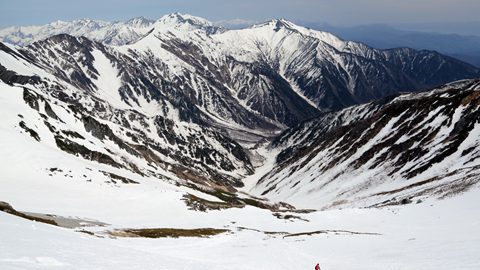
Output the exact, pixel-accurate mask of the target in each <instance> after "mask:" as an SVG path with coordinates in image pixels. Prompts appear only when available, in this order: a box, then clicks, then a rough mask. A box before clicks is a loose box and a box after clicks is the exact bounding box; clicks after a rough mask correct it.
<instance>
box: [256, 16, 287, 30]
mask: <svg viewBox="0 0 480 270" xmlns="http://www.w3.org/2000/svg"><path fill="white" fill-rule="evenodd" d="M264 27H268V28H273V30H274V31H279V30H280V29H282V28H283V29H294V28H296V25H295V24H294V23H292V22H291V21H288V20H286V19H283V18H281V19H274V20H270V21H266V22H264V23H260V24H255V25H253V26H252V27H251V28H264Z"/></svg>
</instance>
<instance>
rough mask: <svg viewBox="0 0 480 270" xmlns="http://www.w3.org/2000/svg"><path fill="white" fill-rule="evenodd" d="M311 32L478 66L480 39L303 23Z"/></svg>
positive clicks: (388, 28) (371, 27)
mask: <svg viewBox="0 0 480 270" xmlns="http://www.w3.org/2000/svg"><path fill="white" fill-rule="evenodd" d="M305 25H306V26H308V27H311V28H312V29H317V30H322V31H327V32H331V33H333V34H335V35H337V36H339V37H340V38H343V39H345V40H353V41H357V42H363V43H365V44H367V45H368V46H371V47H374V48H378V49H389V48H397V47H408V48H413V49H418V50H422V49H424V50H434V51H438V52H439V53H442V54H446V55H450V56H452V57H455V58H458V59H460V60H462V61H465V62H467V63H470V64H472V65H475V66H477V67H479V66H480V36H473V35H470V36H468V35H458V34H441V33H428V32H420V31H405V30H399V29H396V28H394V27H390V26H387V25H364V26H356V27H336V26H332V25H329V24H324V23H305Z"/></svg>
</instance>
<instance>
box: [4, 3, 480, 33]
mask: <svg viewBox="0 0 480 270" xmlns="http://www.w3.org/2000/svg"><path fill="white" fill-rule="evenodd" d="M479 11H480V0H163V1H158V0H103V1H101V0H75V1H72V0H0V27H2V28H3V27H6V26H11V25H31V24H45V23H48V22H51V21H55V20H59V19H61V20H73V19H81V18H91V19H103V20H108V21H111V20H126V19H129V18H132V17H136V16H144V17H147V18H151V19H157V18H159V17H161V16H162V15H164V14H167V13H172V12H182V13H190V14H192V15H196V16H200V17H204V18H207V19H209V20H211V21H218V20H228V19H236V18H241V19H247V20H253V21H264V20H268V19H272V18H287V19H290V20H294V21H311V22H328V23H330V24H335V25H359V24H373V23H383V24H390V25H398V24H417V23H422V24H423V25H425V24H426V23H427V24H428V23H449V24H456V25H461V24H462V23H463V24H465V23H471V22H478V21H480V18H479V15H478V13H479Z"/></svg>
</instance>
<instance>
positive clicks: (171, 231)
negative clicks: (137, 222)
mask: <svg viewBox="0 0 480 270" xmlns="http://www.w3.org/2000/svg"><path fill="white" fill-rule="evenodd" d="M229 231H230V230H227V229H214V228H199V229H175V228H146V229H122V230H114V231H109V232H107V234H109V235H111V236H115V237H144V238H180V237H210V236H215V235H218V234H222V233H226V232H229Z"/></svg>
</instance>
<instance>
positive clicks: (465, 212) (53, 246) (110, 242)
mask: <svg viewBox="0 0 480 270" xmlns="http://www.w3.org/2000/svg"><path fill="white" fill-rule="evenodd" d="M49 182H50V183H49ZM55 182H56V181H55V180H51V181H46V182H44V183H43V184H42V185H36V184H35V182H29V184H28V185H22V180H18V181H17V183H16V184H15V185H13V184H12V182H10V183H9V181H8V179H7V181H6V182H3V184H2V185H3V186H4V187H5V188H3V187H2V189H1V190H0V198H2V200H5V201H8V202H10V203H12V205H13V206H14V207H16V208H17V210H20V211H28V212H37V213H50V214H58V215H64V216H74V217H80V218H85V219H95V220H98V221H101V222H105V223H108V224H110V225H107V226H106V227H94V228H90V227H88V228H85V229H87V230H90V231H93V232H95V233H96V234H97V235H102V232H105V231H106V230H111V229H119V228H219V229H228V230H230V232H227V233H223V234H220V235H216V236H211V237H209V238H190V237H186V238H158V239H146V238H112V237H108V236H105V235H103V237H104V238H101V237H98V236H93V235H89V234H84V233H81V232H78V231H76V230H74V229H66V228H60V227H55V226H51V225H47V224H43V223H38V222H32V221H30V220H26V219H21V218H18V217H16V216H12V215H9V214H6V213H4V212H0V240H1V241H0V268H1V269H5V270H8V269H195V270H197V269H208V270H212V269H313V267H314V265H315V264H316V263H317V262H319V263H320V265H321V267H322V269H323V270H330V269H344V270H346V269H382V270H385V269H435V270H441V269H448V270H451V269H480V257H479V256H478V254H480V233H479V229H480V210H479V209H478V195H479V192H480V190H478V189H477V190H471V191H470V192H469V193H466V194H464V195H462V196H459V197H455V198H450V199H447V200H440V201H437V200H432V201H425V202H423V203H420V204H410V205H406V206H402V207H391V208H382V209H343V210H329V211H317V212H312V213H308V214H298V213H294V214H293V213H292V215H296V216H298V217H301V218H302V219H279V218H277V217H274V216H273V215H272V213H271V212H270V211H267V210H261V209H257V208H254V207H250V206H247V207H245V208H241V209H239V208H231V209H227V210H221V211H208V212H198V211H192V210H188V209H187V207H186V206H185V204H184V202H183V201H181V200H180V199H181V196H182V194H183V192H184V191H182V190H181V188H178V189H176V188H174V187H171V186H168V185H164V184H161V183H159V182H152V183H150V184H148V183H147V184H144V185H135V186H127V187H122V188H115V187H111V186H101V185H99V186H97V188H95V189H91V188H90V189H87V188H82V186H83V185H84V184H82V185H80V184H75V183H69V184H68V185H59V184H58V183H55ZM24 184H26V182H24ZM42 187H43V188H42ZM55 187H60V188H59V189H57V190H56V191H55V192H51V191H52V189H54V188H55ZM20 189H23V190H20ZM48 190H50V192H49V193H46V192H47V191H48ZM147 190H150V191H149V192H148V191H147ZM47 194H50V195H49V196H47ZM209 199H211V198H209ZM307 220H308V221H307ZM332 230H342V231H336V232H335V231H332ZM318 231H320V232H318ZM265 232H271V233H265ZM273 232H276V233H273ZM304 232H317V233H316V234H315V233H313V234H311V235H299V236H295V235H291V236H289V237H287V236H286V233H290V234H292V233H304ZM356 233H360V234H356ZM364 233H368V234H364Z"/></svg>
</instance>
